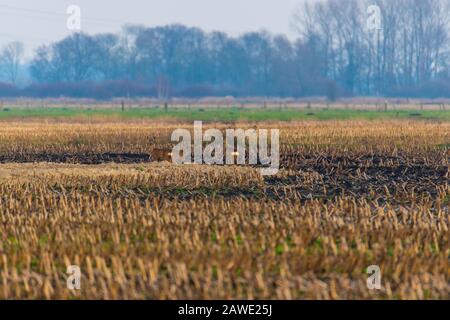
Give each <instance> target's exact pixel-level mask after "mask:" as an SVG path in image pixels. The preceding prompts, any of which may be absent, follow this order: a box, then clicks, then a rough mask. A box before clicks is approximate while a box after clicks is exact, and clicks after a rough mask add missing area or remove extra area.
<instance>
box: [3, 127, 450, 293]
mask: <svg viewBox="0 0 450 320" xmlns="http://www.w3.org/2000/svg"><path fill="white" fill-rule="evenodd" d="M209 125H210V126H213V125H214V126H218V127H219V128H225V127H226V125H225V124H209ZM239 125H242V126H248V127H253V126H254V125H255V124H250V123H249V124H245V123H243V124H239ZM257 126H258V127H260V128H267V127H278V128H280V129H281V132H282V148H281V149H282V159H281V160H282V161H281V162H282V169H281V171H280V173H279V174H278V175H276V176H273V177H261V176H260V173H259V170H258V168H251V167H237V166H198V165H189V166H176V165H172V164H170V163H168V162H161V163H157V162H156V163H150V162H151V161H152V158H151V152H152V150H154V149H155V148H161V149H164V148H166V146H167V144H168V143H169V141H168V137H170V132H171V130H172V129H173V127H174V126H173V124H161V123H160V124H152V123H145V122H141V123H133V122H132V123H127V124H124V123H101V124H95V123H94V124H93V123H90V124H82V123H65V124H61V123H50V124H36V123H27V124H19V123H5V125H4V126H2V128H0V158H1V159H2V160H3V162H5V163H4V164H1V165H0V238H1V239H0V298H1V299H11V298H25V299H36V298H46V299H55V298H58V299H74V298H75V299H80V298H81V299H122V298H125V299H196V298H200V299H203V298H204V299H239V298H244V299H247V298H248V299H253V298H255V299H278V298H280V299H281V298H283V299H362V298H364V299H448V297H449V296H450V264H449V259H450V238H449V235H450V232H449V227H450V220H449V208H450V185H449V182H450V176H449V168H450V162H449V160H450V151H449V148H450V136H449V133H450V124H447V123H437V122H433V123H432V122H430V123H426V122H401V121H383V122H362V121H361V122H355V121H351V122H327V123H319V122H305V123H302V122H298V123H290V122H288V123H271V124H263V123H261V124H258V125H257ZM107 154H110V155H111V154H115V155H118V156H116V157H112V156H110V158H107V157H106V156H105V155H107ZM39 155H50V156H49V159H47V161H51V160H53V161H52V162H51V163H49V162H46V163H42V162H39V161H41V160H42V159H41V158H40V157H39ZM61 155H64V156H65V157H66V158H64V157H62V156H61ZM136 155H147V156H148V158H146V159H144V158H142V159H141V158H137V159H135V158H133V157H134V156H136ZM58 157H60V158H58ZM95 157H97V158H95ZM121 157H122V158H121ZM126 157H128V158H126ZM92 159H94V160H96V161H90V160H92ZM124 159H125V160H124ZM36 161H37V162H39V163H26V162H36ZM54 162H60V163H54ZM106 162H107V163H106ZM83 163H89V164H88V165H86V164H83ZM93 163H98V164H95V165H94V164H93ZM69 265H79V266H80V267H81V270H82V288H81V290H80V291H71V290H68V289H67V287H66V279H67V274H66V273H65V272H66V268H67V266H69ZM370 265H379V266H380V267H381V271H382V289H381V290H379V291H371V290H368V289H367V287H366V279H367V276H368V275H367V274H366V268H367V267H368V266H370Z"/></svg>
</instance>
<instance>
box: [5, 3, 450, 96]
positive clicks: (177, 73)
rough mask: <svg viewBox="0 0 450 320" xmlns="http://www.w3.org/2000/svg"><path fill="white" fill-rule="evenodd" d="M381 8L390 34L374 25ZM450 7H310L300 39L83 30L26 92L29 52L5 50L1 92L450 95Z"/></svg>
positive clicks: (165, 29)
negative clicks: (373, 12)
mask: <svg viewBox="0 0 450 320" xmlns="http://www.w3.org/2000/svg"><path fill="white" fill-rule="evenodd" d="M369 5H377V6H378V7H379V8H380V13H381V29H377V30H371V29H370V28H368V27H367V19H368V16H367V8H368V7H369ZM449 5H450V1H449V0H373V1H366V0H323V1H318V2H305V3H304V4H303V5H301V6H300V7H299V9H298V11H297V12H296V13H295V15H294V18H293V19H292V24H293V26H294V27H295V29H296V31H297V32H298V38H297V39H295V40H292V39H288V38H287V37H286V36H284V35H274V34H271V33H269V32H265V31H260V32H249V33H245V34H243V35H241V36H239V37H230V36H229V35H227V34H225V33H223V32H205V31H203V30H201V29H199V28H191V27H186V26H183V25H168V26H162V27H153V28H147V27H144V26H125V27H124V28H123V30H122V32H120V33H119V34H113V33H107V34H97V35H89V34H85V33H74V34H72V35H70V36H68V37H66V38H64V39H62V40H61V41H57V42H54V43H51V44H49V45H43V46H41V47H39V48H38V49H37V50H36V52H35V54H34V56H33V58H32V60H31V62H30V63H29V65H28V69H29V73H30V75H31V77H32V83H31V84H30V85H29V86H27V87H25V88H18V87H16V80H17V72H18V68H19V65H20V61H21V56H22V55H23V46H22V45H21V44H20V43H17V42H14V43H10V44H8V45H6V46H5V47H4V48H3V50H2V51H1V52H0V65H1V66H2V69H3V73H4V75H5V76H6V78H7V79H9V83H8V84H6V83H3V84H0V95H3V96H5V95H10V96H16V95H26V96H38V97H47V96H71V97H94V98H105V99H107V98H112V97H124V96H130V97H131V96H132V97H137V96H152V97H158V98H164V99H167V98H169V97H172V96H181V97H205V96H236V97H242V96H259V97H304V96H326V97H328V99H330V100H334V99H336V98H337V97H338V96H353V95H358V96H405V97H416V96H423V97H440V96H449V95H450V57H449V43H450V42H449V24H448V16H449V13H450V6H449Z"/></svg>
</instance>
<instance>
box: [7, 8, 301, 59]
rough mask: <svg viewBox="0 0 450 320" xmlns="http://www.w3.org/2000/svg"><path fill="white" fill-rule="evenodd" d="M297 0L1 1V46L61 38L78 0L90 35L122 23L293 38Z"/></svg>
mask: <svg viewBox="0 0 450 320" xmlns="http://www.w3.org/2000/svg"><path fill="white" fill-rule="evenodd" d="M301 2H302V1H301V0H283V2H282V5H280V1H278V0H246V1H239V0H228V1H226V2H225V1H211V0H189V1H179V0H165V1H164V2H161V1H156V0H148V1H142V0H129V1H127V2H122V3H111V2H110V1H107V0H96V1H95V2H93V1H88V0H62V1H61V0H40V1H39V3H30V1H29V0H1V1H0V12H1V16H2V19H0V28H1V30H2V31H0V45H3V44H5V43H7V42H10V41H21V42H23V43H24V44H25V47H26V55H27V57H29V56H30V55H31V54H32V53H33V51H34V49H36V48H37V47H38V46H40V45H42V44H44V43H49V42H53V41H55V40H59V39H62V38H64V37H65V36H67V35H69V34H70V31H69V30H68V29H67V28H66V21H67V17H68V15H67V13H66V10H67V7H68V6H69V5H78V6H79V7H80V8H81V11H82V12H81V13H82V31H84V32H87V33H89V34H93V33H102V32H117V31H119V30H120V29H121V27H122V26H123V25H124V24H127V23H130V24H142V25H145V26H157V25H167V24H174V23H180V24H184V25H187V26H191V27H200V28H202V29H204V30H205V31H213V30H219V31H223V32H226V33H228V34H230V35H233V36H236V35H239V34H242V33H244V32H247V31H257V30H262V29H265V30H268V31H270V32H272V33H282V34H285V35H287V36H289V37H292V36H293V35H294V33H293V32H292V30H291V28H290V21H291V17H292V14H293V12H294V10H295V8H296V7H297V6H298V5H299V4H300V3H301Z"/></svg>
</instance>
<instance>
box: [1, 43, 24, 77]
mask: <svg viewBox="0 0 450 320" xmlns="http://www.w3.org/2000/svg"><path fill="white" fill-rule="evenodd" d="M23 54H24V47H23V44H22V43H21V42H18V41H15V42H11V43H8V44H7V45H6V46H5V47H4V48H3V49H2V51H1V53H0V64H1V65H2V67H3V69H4V72H5V74H6V77H7V78H8V80H9V81H10V82H11V83H12V84H16V81H17V77H18V74H19V67H20V64H21V62H22V58H23Z"/></svg>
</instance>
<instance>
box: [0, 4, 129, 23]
mask: <svg viewBox="0 0 450 320" xmlns="http://www.w3.org/2000/svg"><path fill="white" fill-rule="evenodd" d="M0 7H1V8H5V9H9V10H15V11H23V12H28V13H33V14H41V15H50V16H54V17H56V16H57V17H67V14H66V13H65V12H64V13H62V12H55V11H45V10H37V9H29V8H22V7H16V6H11V5H7V4H1V3H0ZM82 19H83V20H87V21H90V22H94V23H109V24H127V23H128V22H126V21H121V20H114V19H103V18H94V17H89V16H85V15H82Z"/></svg>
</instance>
